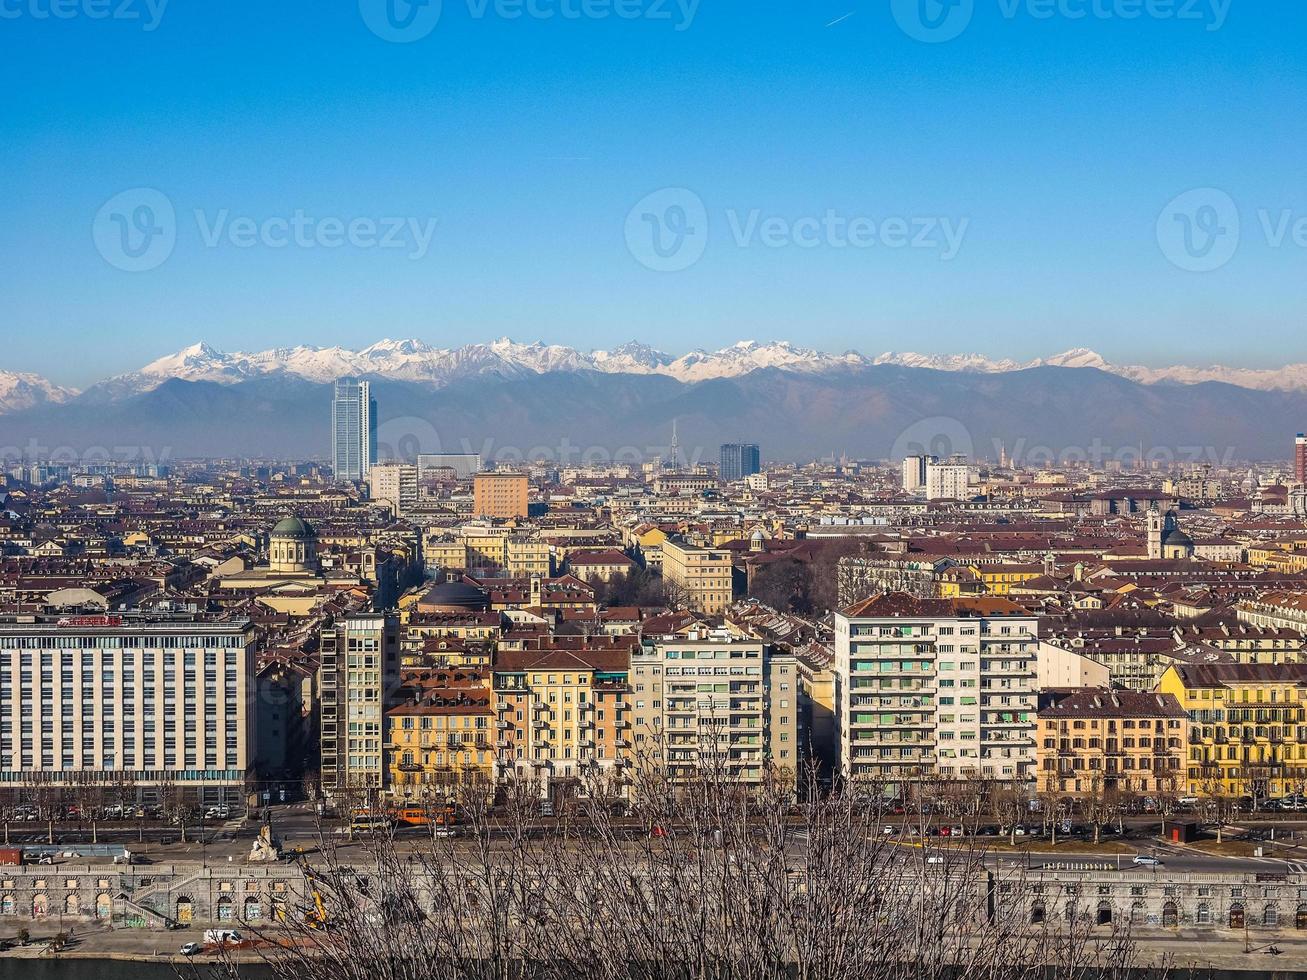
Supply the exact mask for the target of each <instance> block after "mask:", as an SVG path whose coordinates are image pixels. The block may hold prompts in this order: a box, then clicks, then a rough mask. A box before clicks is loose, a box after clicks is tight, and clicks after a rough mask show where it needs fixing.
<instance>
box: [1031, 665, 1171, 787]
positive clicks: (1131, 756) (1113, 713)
mask: <svg viewBox="0 0 1307 980" xmlns="http://www.w3.org/2000/svg"><path fill="white" fill-rule="evenodd" d="M1049 702H1050V703H1049V704H1048V705H1047V706H1046V707H1045V708H1043V709H1042V710H1041V711H1040V712H1039V734H1038V754H1039V789H1040V790H1042V791H1044V792H1049V793H1059V794H1065V795H1066V796H1068V797H1072V798H1084V797H1090V796H1095V795H1102V794H1109V793H1120V794H1138V795H1140V796H1147V795H1149V794H1157V793H1162V792H1168V793H1172V794H1175V793H1177V792H1179V791H1180V790H1181V789H1182V788H1184V778H1183V777H1184V770H1185V766H1186V764H1187V760H1188V757H1189V738H1188V735H1189V716H1188V715H1187V714H1185V711H1184V708H1182V707H1181V706H1180V702H1179V701H1177V700H1176V699H1175V697H1173V696H1172V695H1170V694H1149V693H1145V692H1143V691H1122V690H1111V689H1108V688H1086V689H1082V690H1076V691H1060V692H1058V693H1057V694H1055V695H1052V696H1050V698H1049Z"/></svg>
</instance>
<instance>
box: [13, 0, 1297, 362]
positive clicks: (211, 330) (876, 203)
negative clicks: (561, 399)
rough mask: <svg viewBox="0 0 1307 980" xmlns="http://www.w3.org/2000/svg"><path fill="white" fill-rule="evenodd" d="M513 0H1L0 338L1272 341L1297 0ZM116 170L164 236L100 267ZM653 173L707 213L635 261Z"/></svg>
mask: <svg viewBox="0 0 1307 980" xmlns="http://www.w3.org/2000/svg"><path fill="white" fill-rule="evenodd" d="M378 2H382V0H378ZM396 2H399V3H401V4H402V3H403V0H396ZM532 2H533V4H534V7H533V8H532V11H533V12H527V11H526V10H525V7H524V6H523V3H521V2H518V0H444V2H443V6H442V7H441V9H440V11H439V12H440V18H439V22H438V23H436V24H435V25H434V27H433V28H432V29H431V30H430V32H429V33H427V34H425V36H423V37H421V38H420V39H415V40H412V39H411V40H409V41H408V43H394V42H392V41H389V40H386V39H384V38H383V37H382V36H379V33H378V32H376V31H374V30H372V29H370V28H369V26H368V25H369V22H371V23H374V24H375V23H378V22H377V20H376V17H377V16H378V11H377V9H375V4H374V3H373V0H362V6H360V2H359V0H341V2H336V3H323V2H320V0H319V2H309V0H277V2H275V3H267V2H262V3H254V2H246V0H226V2H223V3H212V2H200V0H172V2H171V3H167V4H166V5H165V6H163V7H162V9H159V8H160V4H161V3H162V0H149V2H147V0H0V14H3V16H0V51H3V54H4V57H3V58H0V79H3V82H4V91H5V105H4V109H3V111H0V167H3V173H4V174H5V192H6V193H5V197H6V207H5V215H6V220H5V221H4V222H3V223H2V224H0V267H2V268H3V269H4V281H5V285H4V297H5V300H6V302H5V303H4V304H3V311H0V317H2V318H3V321H2V322H3V325H4V330H3V336H4V338H5V344H4V348H3V351H2V352H0V369H8V370H27V371H36V372H38V373H42V374H45V375H47V376H49V377H52V378H54V379H55V380H57V381H60V382H65V383H70V384H85V383H87V382H89V381H91V380H94V379H98V378H100V377H103V376H105V375H106V374H109V373H114V372H117V371H123V370H129V369H131V368H134V367H137V366H139V365H140V364H142V363H144V362H146V361H147V360H150V359H153V358H154V357H157V356H159V355H162V354H164V353H168V352H171V351H173V350H176V349H178V348H181V347H183V346H186V345H188V344H190V343H193V342H195V341H197V340H205V341H208V342H209V343H211V344H213V345H215V346H217V347H219V348H222V349H227V350H236V349H246V350H248V349H263V348H266V347H270V346H277V345H292V344H299V343H309V344H319V345H328V344H342V345H346V346H352V347H360V346H364V345H366V344H368V343H371V342H373V341H375V340H378V339H380V338H382V337H409V336H414V337H420V338H422V339H424V340H427V341H428V342H431V343H433V344H438V345H445V346H450V345H455V344H460V343H468V342H473V341H478V340H489V339H492V338H494V337H497V336H501V335H508V336H511V337H513V338H514V339H518V340H536V339H543V340H545V341H549V342H554V343H566V344H571V345H574V346H578V347H582V348H590V347H606V346H612V345H616V344H618V343H621V342H623V341H626V340H629V339H632V338H638V339H640V340H643V341H646V342H649V343H653V344H656V345H658V346H661V347H663V348H664V349H667V350H669V351H672V352H676V353H679V352H682V351H685V350H688V349H691V348H694V347H700V346H703V347H715V346H722V345H725V344H728V343H731V342H734V341H736V340H739V339H741V338H755V339H759V340H768V339H788V340H793V341H795V342H796V343H801V344H805V345H809V346H813V347H818V348H821V349H826V350H843V349H846V348H851V347H852V348H857V349H859V350H862V351H864V352H869V353H877V352H880V351H882V350H918V351H924V352H951V351H980V352H983V353H987V354H991V355H996V356H1010V357H1021V358H1025V357H1033V356H1039V355H1044V354H1051V353H1055V352H1057V351H1060V350H1063V349H1066V348H1069V347H1074V346H1091V347H1094V348H1095V349H1097V350H1099V351H1100V352H1102V353H1103V354H1105V355H1106V356H1108V357H1109V358H1110V359H1112V360H1116V361H1121V362H1130V363H1152V364H1162V363H1178V362H1183V363H1212V362H1224V363H1230V364H1240V365H1263V366H1271V365H1275V364H1281V363H1284V362H1286V361H1292V360H1307V330H1305V329H1304V327H1305V326H1307V323H1305V322H1304V319H1305V317H1304V312H1303V311H1304V309H1307V305H1305V303H1304V300H1307V241H1302V240H1301V239H1300V240H1299V241H1297V242H1295V240H1294V234H1293V229H1294V228H1295V227H1296V226H1295V225H1294V224H1293V223H1292V222H1294V221H1299V220H1302V219H1307V113H1304V112H1303V107H1304V105H1307V71H1304V68H1305V67H1307V55H1304V51H1305V50H1307V7H1305V6H1304V5H1303V4H1302V3H1301V2H1300V0H1256V2H1254V0H1232V2H1231V0H1199V2H1196V3H1192V4H1190V0H961V2H962V3H964V4H965V3H967V2H971V3H973V4H974V7H973V9H972V10H970V11H969V12H968V11H967V10H965V8H963V7H960V8H958V9H957V10H955V11H954V12H953V13H954V14H958V13H959V12H961V14H969V20H963V21H954V22H952V23H953V24H954V25H956V24H958V23H963V24H965V29H962V30H961V32H960V33H959V34H958V36H957V37H955V38H953V39H951V40H944V41H941V40H939V35H938V34H937V35H935V36H933V37H932V38H931V39H930V40H928V41H922V40H919V39H917V38H914V37H913V36H910V34H909V31H916V32H917V33H920V31H919V30H917V29H919V28H921V24H922V23H923V22H920V21H918V22H914V21H912V19H911V18H912V17H913V16H916V14H915V13H914V11H915V10H916V8H915V6H914V5H913V4H914V2H915V0H904V2H903V3H900V2H899V0H893V2H891V0H804V2H800V0H795V2H788V3H783V2H772V0H754V2H743V0H701V2H699V3H698V4H697V7H695V9H694V10H693V11H692V13H693V16H689V12H688V11H687V8H686V7H685V6H681V7H678V5H677V3H676V0H668V2H667V3H666V5H664V4H663V2H662V0H584V2H585V3H588V4H590V6H588V7H584V8H583V0H532ZM923 2H925V3H926V4H927V5H928V6H927V8H926V11H927V15H934V14H935V13H939V14H940V15H941V16H944V14H946V13H948V11H946V10H943V9H941V10H935V9H933V8H932V7H931V6H929V5H933V4H936V3H937V2H938V0H923ZM954 2H958V0H954ZM51 3H55V4H56V5H58V4H63V5H64V6H63V7H62V12H63V13H65V14H67V15H68V16H65V17H54V16H49V13H50V9H51ZM151 3H152V4H153V7H152V6H151ZM682 3H683V4H691V3H693V0H682ZM1227 3H1229V4H1230V6H1229V7H1228V9H1226V4H1227ZM102 4H104V5H106V6H107V8H108V9H109V10H110V11H111V12H112V13H114V14H116V15H119V16H110V17H107V18H100V17H98V16H93V14H95V13H97V12H99V11H101V10H104V9H106V7H105V6H101V5H102ZM615 4H622V5H624V6H623V7H622V9H623V11H624V12H625V13H627V14H629V15H630V16H625V17H618V16H616V14H615ZM123 5H125V6H123ZM430 11H431V8H426V9H418V10H417V11H416V14H417V15H418V16H419V17H424V16H429V14H430ZM517 11H522V15H521V16H513V14H514V13H515V12H517ZM577 11H579V12H580V13H581V14H582V16H579V17H573V16H563V13H564V12H577ZM1050 11H1051V14H1050V13H1049V12H1050ZM1141 11H1142V14H1141V15H1140V16H1131V15H1132V14H1135V13H1139V12H1141ZM397 12H398V13H406V11H405V10H404V9H403V8H402V7H401V8H399V9H398V11H397ZM1082 12H1083V13H1086V16H1076V14H1077V13H1082ZM546 14H552V15H553V16H545V15H546ZM586 14H588V16H586ZM133 15H134V17H133ZM365 15H366V16H365ZM369 18H371V21H369ZM914 23H915V27H914ZM419 26H427V25H422V24H421V22H419ZM905 26H906V28H907V30H905ZM147 28H153V29H147ZM384 33H386V26H385V22H381V30H380V34H384ZM409 37H410V38H411V37H412V35H409ZM141 188H144V189H149V190H150V191H152V192H157V194H159V195H162V198H163V200H165V201H166V202H167V204H168V205H169V206H171V208H172V209H173V210H174V214H175V218H174V219H173V224H174V226H173V227H172V228H171V232H172V236H173V241H172V244H170V245H169V250H168V251H167V253H166V259H165V260H163V261H161V262H159V263H158V264H157V265H155V266H154V267H152V268H149V269H148V270H146V271H125V270H124V268H122V265H123V262H122V261H120V258H121V257H119V259H115V257H114V256H113V255H112V254H110V255H109V256H108V257H106V255H105V250H106V248H107V249H108V251H109V252H110V253H112V250H113V242H112V240H111V239H112V236H113V234H116V231H115V229H119V228H120V225H116V224H113V223H112V222H113V221H115V220H117V221H119V222H120V223H121V222H125V224H121V227H122V228H127V231H125V232H124V234H127V233H130V228H129V227H128V226H129V225H130V223H131V222H132V221H133V220H134V215H135V213H136V212H135V210H134V207H133V205H132V201H133V198H132V197H131V194H133V193H135V192H136V191H137V189H141ZM663 188H673V189H676V190H675V191H674V196H673V197H671V198H667V197H663V198H660V199H655V200H657V201H661V202H662V203H659V204H658V205H657V207H656V208H655V210H654V211H652V212H649V213H648V215H646V214H645V213H644V212H639V211H638V212H637V213H636V214H635V215H634V217H633V219H632V222H633V223H628V217H631V213H632V209H633V208H634V207H635V206H636V205H637V202H640V201H642V199H646V198H647V196H648V195H650V194H651V193H653V192H656V191H659V190H660V189H663ZM1196 188H1211V189H1214V192H1215V193H1216V194H1217V195H1218V196H1217V197H1215V198H1211V200H1212V201H1213V202H1214V206H1213V208H1211V209H1209V210H1208V212H1207V216H1215V220H1216V222H1217V225H1219V230H1220V231H1221V232H1222V233H1223V234H1225V235H1226V238H1225V240H1226V241H1227V242H1228V241H1232V240H1233V239H1231V238H1230V232H1231V231H1232V229H1231V228H1230V227H1229V219H1230V217H1231V216H1232V212H1231V210H1230V209H1231V208H1233V209H1234V210H1233V216H1234V217H1235V218H1236V220H1237V221H1238V224H1239V229H1238V231H1239V234H1238V237H1237V241H1238V247H1237V249H1234V250H1232V251H1231V252H1230V253H1229V254H1227V255H1223V256H1220V262H1219V265H1218V267H1216V268H1213V269H1208V270H1206V271H1192V269H1190V268H1186V267H1185V265H1186V262H1185V260H1184V259H1183V257H1181V259H1180V261H1179V262H1178V263H1177V262H1176V261H1175V260H1174V259H1175V255H1174V253H1173V251H1168V249H1169V248H1170V249H1173V248H1174V246H1173V245H1171V246H1168V245H1167V244H1166V242H1165V241H1164V240H1163V239H1164V238H1165V235H1163V236H1162V237H1159V230H1158V229H1159V227H1162V226H1165V227H1166V228H1170V229H1172V230H1173V231H1176V232H1177V233H1178V229H1180V228H1181V227H1182V225H1181V224H1179V223H1177V222H1179V221H1180V220H1182V216H1181V218H1177V216H1175V215H1168V214H1164V211H1165V209H1167V208H1168V207H1169V206H1170V202H1173V201H1174V200H1175V199H1176V198H1177V197H1178V196H1179V195H1182V194H1184V193H1185V192H1189V191H1192V190H1193V189H1196ZM124 192H128V196H127V197H126V198H121V195H123V194H124ZM1203 193H1204V194H1205V195H1208V197H1200V198H1199V205H1202V203H1203V202H1204V201H1206V200H1208V198H1209V197H1210V194H1211V192H1207V191H1205V192H1203ZM687 194H688V195H689V196H688V197H687ZM116 198H119V199H120V201H119V203H120V204H121V201H122V200H125V201H126V205H125V206H122V207H120V206H119V205H118V204H115V205H112V206H109V205H108V202H111V201H112V200H114V199H116ZM151 200H157V198H151ZM668 200H671V201H672V202H673V203H675V202H679V201H687V200H688V201H690V202H701V204H702V208H703V212H702V217H703V218H704V219H706V224H704V225H703V231H704V237H703V240H702V241H701V242H700V246H701V250H702V255H701V257H697V253H692V254H691V256H690V258H691V259H693V258H695V257H697V261H692V262H690V264H688V265H687V267H685V268H681V269H677V270H676V271H659V270H658V269H657V268H651V267H650V265H651V264H653V265H656V264H657V263H656V262H654V263H650V262H649V261H647V259H648V258H649V253H648V252H647V248H642V247H641V246H639V245H638V243H637V245H635V246H633V245H632V240H631V238H630V236H629V234H628V232H629V231H630V230H631V228H634V229H635V233H636V234H637V236H638V234H639V232H640V229H641V227H642V222H653V221H658V222H662V223H663V226H664V227H666V228H667V229H668V230H669V233H670V231H671V230H672V224H670V223H668V222H671V221H672V219H673V218H674V217H676V216H675V215H671V214H670V213H669V212H667V211H666V202H667V201H668ZM106 207H108V210H107V211H106ZM197 212H198V214H197ZM1261 212H1265V218H1264V219H1263V217H1262V216H1261V215H1260V213H1261ZM150 213H151V214H153V213H154V212H150ZM297 213H299V214H301V215H302V216H303V217H304V220H305V221H307V222H309V223H310V225H309V226H307V227H310V228H311V230H310V231H309V232H307V233H306V237H303V238H302V239H301V241H307V242H309V243H311V244H310V245H297V244H293V243H292V244H289V245H286V244H283V243H284V241H285V235H284V233H283V232H284V228H285V225H284V224H282V223H283V222H285V223H287V224H289V223H291V222H292V221H293V220H294V217H295V215H296V214H297ZM113 215H118V218H116V219H115V218H114V217H113ZM827 216H834V218H835V219H836V226H837V228H839V227H845V226H846V225H847V223H848V222H851V221H852V222H861V227H862V229H863V232H864V233H865V235H866V237H867V238H869V239H870V243H867V241H865V240H864V241H860V242H859V247H854V246H853V245H851V244H849V241H848V238H847V236H844V237H841V233H840V232H838V231H836V232H830V231H828V230H827V225H828V223H827V222H826V221H825V220H824V219H825V218H826V217H827ZM1159 216H1162V220H1159ZM1195 216H1196V218H1198V219H1201V218H1204V215H1203V214H1197V213H1196V212H1195ZM689 217H690V222H691V224H692V225H695V229H694V230H695V232H696V233H698V231H699V230H700V229H699V227H698V223H699V221H700V215H699V214H698V213H696V212H694V210H693V208H691V213H690V216H689ZM390 219H402V221H401V224H400V225H395V226H394V228H393V229H392V222H391V221H390ZM432 220H434V221H435V225H434V232H433V233H432V234H431V236H430V239H429V243H426V242H425V241H424V239H423V238H422V234H423V231H422V230H423V229H429V228H430V225H429V222H430V221H432ZM900 220H901V221H902V222H903V227H905V228H907V229H910V230H911V234H910V235H909V237H910V238H912V237H917V232H918V231H920V232H921V235H920V241H919V243H918V244H919V245H920V247H912V246H910V245H906V244H904V243H903V242H902V241H901V240H899V239H897V238H896V236H895V234H894V230H895V229H896V228H897V227H898V226H897V224H896V223H897V222H898V221H900ZM324 221H325V222H327V226H326V227H324V225H323V222H324ZM333 221H338V222H339V223H340V226H348V225H350V223H354V224H355V226H356V228H357V229H359V230H358V233H357V234H356V235H355V236H354V237H353V239H352V240H351V241H348V242H345V243H344V244H341V243H340V241H339V235H338V234H337V231H338V229H337V228H335V227H333V226H332V225H331V223H332V222H333ZM1268 222H1269V225H1270V228H1271V232H1268V231H1267V230H1266V229H1265V227H1264V225H1266V224H1267V223H1268ZM1286 222H1287V223H1286ZM932 223H933V224H932ZM943 223H948V224H949V225H950V226H951V227H952V228H953V229H954V231H955V232H957V231H958V230H959V229H961V230H962V231H963V232H964V233H963V234H962V235H961V236H960V239H959V241H958V243H957V245H958V247H957V248H956V249H955V254H952V255H949V256H946V255H945V254H944V251H945V250H944V248H943V247H942V244H941V243H942V238H941V237H940V233H939V232H938V229H939V228H941V227H943ZM764 224H765V225H766V227H767V228H768V229H770V230H769V231H767V232H764V230H763V229H764ZM818 226H820V228H821V230H815V229H816V228H817V227H818ZM151 227H154V226H151ZM1202 227H1207V226H1206V225H1203V226H1202ZM1303 227H1304V228H1307V225H1304V226H1303ZM106 228H107V229H108V232H107V234H108V235H109V236H110V238H109V239H105V238H104V237H103V234H105V233H106V232H105V229H106ZM370 228H372V229H373V230H374V231H375V234H374V235H372V237H369V229H370ZM653 228H654V225H653V224H648V225H647V229H648V232H649V234H652V230H653ZM1276 228H1281V229H1283V230H1284V231H1285V234H1284V235H1283V237H1282V238H1277V237H1276V235H1275V234H1274V233H1273V232H1274V230H1275V229H1276ZM251 229H253V230H251ZM414 229H417V230H416V231H415V230H414ZM750 229H752V232H751V233H750V231H749V230H750ZM388 230H393V231H394V234H393V235H392V236H391V237H392V240H393V243H394V244H397V245H398V246H399V247H395V248H391V247H386V248H382V247H380V240H381V238H382V237H383V236H384V235H385V234H386V233H387V231H388ZM796 236H797V237H798V238H800V239H801V240H802V241H803V242H804V245H798V244H794V243H793V239H794V238H795V237H796ZM160 240H161V241H162V240H163V239H160ZM106 242H107V243H108V244H107V246H106ZM646 245H647V243H646ZM147 258H148V256H147Z"/></svg>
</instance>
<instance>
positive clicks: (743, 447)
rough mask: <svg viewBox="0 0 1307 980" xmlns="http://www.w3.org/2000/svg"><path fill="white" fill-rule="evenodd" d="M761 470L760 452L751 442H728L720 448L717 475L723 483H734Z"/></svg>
mask: <svg viewBox="0 0 1307 980" xmlns="http://www.w3.org/2000/svg"><path fill="white" fill-rule="evenodd" d="M761 472H762V453H761V451H760V450H759V449H758V447H757V446H756V445H754V444H753V443H739V442H729V443H727V444H726V445H724V446H722V448H721V462H720V467H719V469H718V475H719V476H720V477H721V479H722V482H724V483H734V482H735V481H737V480H743V479H744V478H745V477H747V476H753V474H755V473H761Z"/></svg>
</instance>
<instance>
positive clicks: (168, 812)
mask: <svg viewBox="0 0 1307 980" xmlns="http://www.w3.org/2000/svg"><path fill="white" fill-rule="evenodd" d="M159 806H160V808H161V809H162V811H163V820H164V823H166V824H171V825H174V826H176V827H177V829H178V831H179V832H180V834H181V841H182V843H183V844H185V843H186V825H187V823H188V822H189V820H190V816H191V809H192V806H191V802H190V800H188V799H187V798H186V791H185V790H184V789H183V788H182V787H181V786H179V785H177V782H176V781H175V780H173V779H171V778H166V779H164V780H163V781H162V782H160V783H159Z"/></svg>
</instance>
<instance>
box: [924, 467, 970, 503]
mask: <svg viewBox="0 0 1307 980" xmlns="http://www.w3.org/2000/svg"><path fill="white" fill-rule="evenodd" d="M970 474H971V471H970V467H969V466H968V465H967V462H966V460H965V459H962V458H959V457H956V456H955V457H953V458H951V459H949V460H948V461H947V462H927V463H926V499H927V500H966V499H967V497H968V496H969V491H968V489H967V487H968V484H969V481H970Z"/></svg>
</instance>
